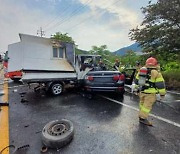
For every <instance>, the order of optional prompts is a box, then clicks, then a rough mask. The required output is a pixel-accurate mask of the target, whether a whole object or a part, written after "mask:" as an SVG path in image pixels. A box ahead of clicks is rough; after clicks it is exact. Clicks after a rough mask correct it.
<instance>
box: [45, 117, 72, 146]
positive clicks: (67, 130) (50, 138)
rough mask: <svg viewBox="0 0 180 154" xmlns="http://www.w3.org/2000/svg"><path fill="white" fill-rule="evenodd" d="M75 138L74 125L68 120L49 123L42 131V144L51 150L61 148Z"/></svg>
mask: <svg viewBox="0 0 180 154" xmlns="http://www.w3.org/2000/svg"><path fill="white" fill-rule="evenodd" d="M73 137H74V127H73V123H72V122H71V121H69V120H67V119H62V120H55V121H51V122H49V123H47V124H46V125H45V126H44V128H43V130H42V142H43V144H44V145H45V146H46V147H49V148H56V149H58V148H61V147H63V146H65V145H67V144H68V143H69V142H70V141H71V140H72V139H73Z"/></svg>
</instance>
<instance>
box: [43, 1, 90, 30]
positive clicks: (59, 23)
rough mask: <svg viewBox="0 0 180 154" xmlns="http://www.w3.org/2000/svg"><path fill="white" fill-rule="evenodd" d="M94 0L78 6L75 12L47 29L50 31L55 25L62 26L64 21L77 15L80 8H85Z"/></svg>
mask: <svg viewBox="0 0 180 154" xmlns="http://www.w3.org/2000/svg"><path fill="white" fill-rule="evenodd" d="M92 1H93V0H87V1H86V3H85V4H84V5H82V6H80V7H78V8H77V9H75V10H74V11H73V12H71V14H70V16H69V17H68V18H66V19H64V20H62V21H59V22H58V23H56V24H55V25H54V26H52V27H50V28H48V29H46V31H49V30H50V29H52V28H54V27H57V26H60V25H62V24H63V23H65V22H67V21H68V20H69V19H71V18H72V17H73V16H75V15H76V14H77V13H78V12H79V11H80V10H82V9H83V8H85V7H86V5H87V4H90V3H91V2H92Z"/></svg>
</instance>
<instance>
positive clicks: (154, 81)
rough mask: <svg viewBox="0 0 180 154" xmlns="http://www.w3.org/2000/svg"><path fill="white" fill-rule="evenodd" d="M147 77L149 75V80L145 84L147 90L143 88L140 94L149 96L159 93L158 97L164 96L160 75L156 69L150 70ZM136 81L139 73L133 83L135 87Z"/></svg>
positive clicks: (162, 80)
mask: <svg viewBox="0 0 180 154" xmlns="http://www.w3.org/2000/svg"><path fill="white" fill-rule="evenodd" d="M149 75H150V79H149V80H148V82H146V84H145V86H146V87H148V88H145V89H144V90H142V92H144V93H150V94H154V93H159V94H160V95H165V94H166V89H165V82H164V78H163V76H162V74H161V73H160V72H158V71H157V70H156V69H152V70H151V72H150V74H149ZM138 80H139V72H138V73H137V75H136V78H135V81H134V82H135V84H137V85H138ZM149 83H151V84H149ZM152 85H153V86H152Z"/></svg>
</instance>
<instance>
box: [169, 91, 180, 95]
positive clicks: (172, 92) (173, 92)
mask: <svg viewBox="0 0 180 154" xmlns="http://www.w3.org/2000/svg"><path fill="white" fill-rule="evenodd" d="M167 92H168V93H170V94H176V95H180V93H178V92H175V91H167Z"/></svg>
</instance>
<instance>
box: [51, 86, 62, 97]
mask: <svg viewBox="0 0 180 154" xmlns="http://www.w3.org/2000/svg"><path fill="white" fill-rule="evenodd" d="M50 91H51V93H52V94H53V95H55V96H56V95H60V94H61V93H62V92H63V85H62V84H61V83H52V85H51V86H50Z"/></svg>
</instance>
